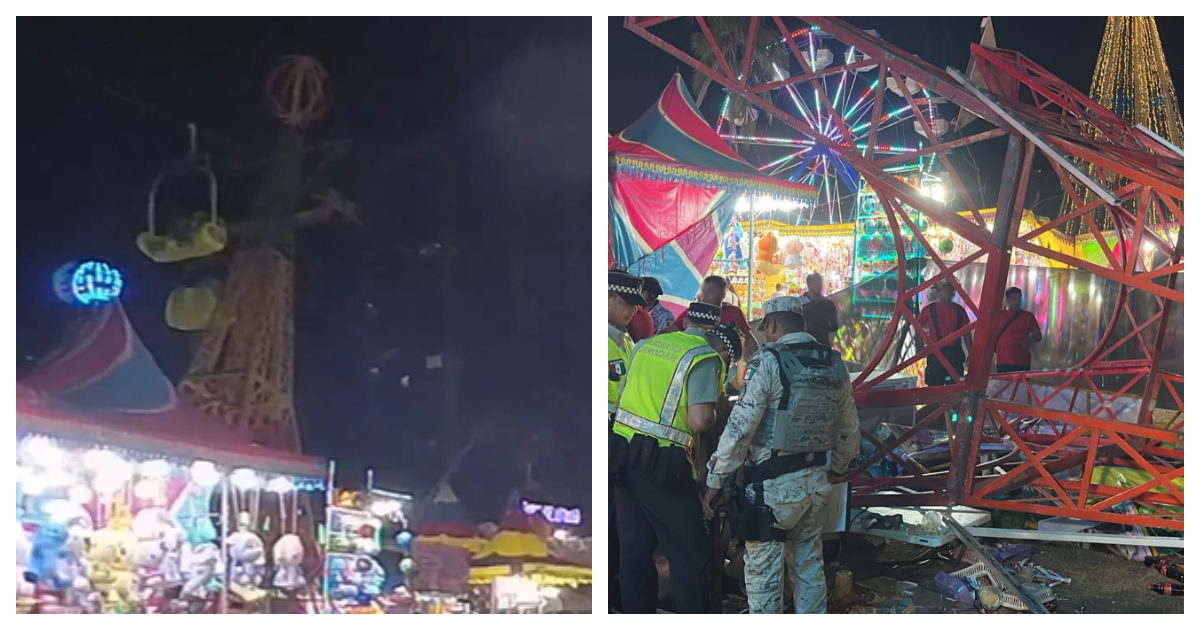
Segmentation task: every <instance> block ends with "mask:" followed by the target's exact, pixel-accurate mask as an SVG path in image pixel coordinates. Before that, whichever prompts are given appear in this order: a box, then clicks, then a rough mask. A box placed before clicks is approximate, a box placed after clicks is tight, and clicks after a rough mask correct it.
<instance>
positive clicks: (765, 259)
mask: <svg viewBox="0 0 1200 630" xmlns="http://www.w3.org/2000/svg"><path fill="white" fill-rule="evenodd" d="M778 251H779V240H778V239H776V238H775V233H774V232H767V233H766V234H763V235H762V236H760V237H758V251H757V253H755V254H754V268H755V269H757V270H758V272H759V273H762V274H765V275H768V276H773V275H775V274H777V273H779V269H778V268H777V267H776V266H775V262H774V260H773V259H774V257H775V253H776V252H778Z"/></svg>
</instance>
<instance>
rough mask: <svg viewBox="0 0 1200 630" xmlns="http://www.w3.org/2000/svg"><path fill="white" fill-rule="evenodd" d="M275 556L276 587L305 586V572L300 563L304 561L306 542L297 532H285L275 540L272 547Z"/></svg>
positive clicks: (284, 588)
mask: <svg viewBox="0 0 1200 630" xmlns="http://www.w3.org/2000/svg"><path fill="white" fill-rule="evenodd" d="M272 552H273V553H272V555H274V557H275V579H274V580H273V581H272V583H273V584H274V585H275V588H280V589H283V590H285V591H290V590H295V589H298V588H301V587H303V586H304V573H303V572H302V571H301V570H300V565H301V564H302V563H303V562H304V544H303V543H301V542H300V537H299V536H297V535H295V534H285V535H283V536H281V537H280V538H279V540H277V541H276V542H275V546H274V547H273V548H272Z"/></svg>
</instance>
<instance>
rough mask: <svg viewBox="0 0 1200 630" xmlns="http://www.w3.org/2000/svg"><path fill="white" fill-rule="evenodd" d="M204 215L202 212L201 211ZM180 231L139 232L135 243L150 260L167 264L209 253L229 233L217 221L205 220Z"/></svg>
mask: <svg viewBox="0 0 1200 630" xmlns="http://www.w3.org/2000/svg"><path fill="white" fill-rule="evenodd" d="M202 216H204V215H202ZM192 223H193V225H192V226H189V227H188V229H187V230H186V231H185V232H183V233H180V234H155V233H154V231H153V230H149V231H146V232H142V233H141V234H138V237H137V246H138V249H140V250H142V253H143V254H145V255H146V256H147V257H148V258H149V259H150V260H153V261H154V262H156V263H161V264H169V263H178V262H183V261H185V260H194V259H197V258H204V257H206V256H212V255H213V254H216V253H219V252H221V251H222V250H224V249H225V246H226V245H227V244H228V242H229V236H228V234H227V233H226V231H225V226H224V225H222V224H221V223H220V222H219V221H210V220H206V221H203V222H200V223H199V224H198V225H195V223H196V222H194V221H193V222H192Z"/></svg>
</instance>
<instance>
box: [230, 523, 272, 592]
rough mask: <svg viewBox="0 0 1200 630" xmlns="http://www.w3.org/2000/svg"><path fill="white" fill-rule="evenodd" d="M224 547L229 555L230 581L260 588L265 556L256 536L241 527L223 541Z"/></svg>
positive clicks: (261, 543) (265, 564)
mask: <svg viewBox="0 0 1200 630" xmlns="http://www.w3.org/2000/svg"><path fill="white" fill-rule="evenodd" d="M225 547H226V549H227V550H228V553H229V558H228V560H229V579H230V581H231V582H232V583H233V584H236V585H239V586H244V587H255V588H257V587H259V586H262V581H263V571H264V570H265V569H266V566H267V554H266V550H265V549H264V548H263V542H262V539H261V538H259V537H258V534H256V533H254V532H252V531H250V529H249V528H248V527H246V526H244V525H243V526H241V527H240V529H239V530H238V531H236V532H234V533H233V534H230V535H229V538H227V539H225Z"/></svg>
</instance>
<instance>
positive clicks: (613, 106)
mask: <svg viewBox="0 0 1200 630" xmlns="http://www.w3.org/2000/svg"><path fill="white" fill-rule="evenodd" d="M623 19H624V18H621V17H613V18H610V19H609V25H608V47H609V63H608V80H609V91H608V95H609V96H608V131H609V133H618V132H620V131H621V130H623V129H624V128H625V127H627V126H629V124H630V123H632V122H633V121H634V120H636V119H637V118H638V116H641V115H642V113H643V112H644V111H646V109H647V108H648V107H650V106H651V104H653V102H654V99H655V98H657V97H658V95H659V93H660V92H661V91H662V89H663V87H665V86H666V85H667V81H668V80H669V79H670V78H671V75H672V74H673V73H674V72H676V71H678V72H681V73H682V74H683V77H684V80H685V82H686V84H687V85H689V86H690V85H691V83H690V81H691V75H692V69H691V68H690V67H687V66H684V65H683V64H682V62H680V61H678V60H677V59H675V58H674V57H671V56H670V55H668V54H667V53H666V52H664V51H662V50H660V49H658V48H657V47H655V46H653V45H652V44H650V43H649V42H646V41H645V40H643V39H642V38H641V37H639V36H637V35H635V34H633V33H631V32H629V31H627V30H625V28H624V26H623ZM843 19H845V20H846V21H848V22H849V23H850V24H852V25H854V26H857V27H859V28H862V29H874V30H876V31H878V32H879V35H880V36H881V37H883V39H885V40H887V41H889V42H891V43H893V44H895V45H897V46H899V47H900V48H901V49H902V50H905V51H907V52H909V53H911V54H915V55H917V56H919V57H921V58H922V59H925V60H927V61H929V62H930V63H932V64H933V65H934V66H936V67H939V68H945V67H946V66H953V67H955V68H957V69H958V70H960V71H965V70H966V67H967V62H968V61H969V56H970V45H971V44H973V43H978V42H979V37H980V30H979V24H980V22H981V21H982V19H983V18H982V17H981V16H973V17H938V16H934V17H847V18H843ZM1156 20H1157V22H1158V31H1159V36H1160V37H1161V39H1162V44H1163V53H1164V55H1165V56H1166V60H1167V66H1168V68H1169V70H1170V73H1171V79H1172V81H1173V82H1174V84H1175V93H1176V96H1177V98H1178V99H1179V108H1180V113H1182V111H1183V18H1181V17H1158V18H1156ZM1105 21H1106V18H1104V17H995V18H993V27H994V29H995V33H996V45H997V46H998V47H999V48H1005V49H1010V50H1016V51H1018V52H1021V53H1023V54H1024V55H1025V56H1026V57H1029V58H1030V59H1031V60H1033V62H1034V63H1037V64H1038V65H1040V66H1042V67H1043V68H1045V69H1047V70H1049V71H1050V72H1052V73H1054V74H1056V75H1058V76H1059V77H1060V78H1062V79H1063V80H1065V81H1067V82H1069V83H1070V84H1071V85H1073V86H1075V87H1076V88H1077V89H1079V90H1080V91H1082V92H1083V93H1085V94H1086V93H1087V92H1088V89H1089V88H1090V87H1091V82H1092V73H1093V71H1094V70H1095V68H1096V59H1097V57H1098V56H1099V53H1100V43H1101V40H1102V38H1103V36H1104V26H1105ZM795 24H796V25H797V26H799V24H800V23H799V22H795ZM698 28H699V27H698V26H697V25H696V21H695V20H694V19H692V18H679V19H675V20H672V21H670V22H667V23H665V24H661V25H659V26H655V27H652V28H651V29H650V32H651V33H654V34H655V35H658V36H659V37H662V38H663V39H665V40H667V41H668V42H669V43H671V44H674V45H675V46H678V47H679V48H680V49H682V50H684V51H685V52H690V50H691V44H690V39H689V38H690V37H691V33H692V32H694V31H696V30H698ZM838 47H839V48H838V49H839V50H840V49H841V47H840V45H838ZM720 90H721V88H720V87H719V86H717V87H713V88H710V91H709V94H710V96H709V97H708V98H706V99H705V101H704V102H703V103H702V105H701V112H702V113H703V114H704V115H705V118H706V119H707V120H708V121H709V123H710V124H715V123H716V120H717V115H718V114H719V112H720V106H721V102H722V100H723V99H722V98H721V97H720V96H719V95H718V96H713V94H719V93H720ZM780 106H781V107H782V109H783V110H784V111H788V112H794V107H793V106H792V104H791V103H789V102H786V99H783V101H781V105H780ZM760 121H761V119H760ZM909 124H911V123H909ZM782 127H783V123H782V122H778V121H776V122H774V123H773V124H772V125H771V126H770V127H767V129H771V130H773V131H774V132H775V133H773V134H764V126H763V125H762V124H761V122H760V124H759V127H758V130H757V131H756V134H758V135H781V136H786V137H796V136H797V133H796V132H795V131H790V130H789V131H784V130H783V129H782ZM988 127H989V125H988V124H987V123H982V122H975V123H973V124H972V125H969V126H967V127H965V128H964V131H965V135H970V134H973V133H979V132H981V131H985V130H986V129H987V128H988ZM913 136H914V142H915V139H916V136H915V134H913ZM950 137H953V136H950ZM745 150H746V149H743V152H744V151H745ZM751 150H753V149H751ZM973 153H974V157H975V158H976V161H977V163H978V164H979V167H980V171H981V172H982V173H984V175H985V176H986V175H987V174H988V173H991V174H992V176H991V178H990V181H986V182H984V184H985V185H984V187H985V189H986V198H987V204H986V205H981V206H980V207H991V206H992V205H994V202H995V197H996V194H997V188H998V183H999V173H1000V164H1001V162H1002V160H1003V154H1004V143H1003V142H998V141H991V142H983V143H980V144H978V145H976V147H974V148H973ZM1044 160H1045V158H1044V157H1043V156H1041V155H1040V154H1039V156H1038V158H1037V159H1036V160H1035V162H1034V172H1033V174H1032V176H1031V186H1030V192H1031V194H1032V195H1037V194H1038V193H1039V192H1040V193H1041V194H1042V195H1044V196H1050V195H1058V194H1061V192H1062V186H1061V184H1060V183H1059V180H1058V178H1057V176H1055V175H1054V173H1053V172H1052V171H1051V170H1050V169H1049V168H1048V166H1047V165H1046V164H1043V162H1044ZM764 161H765V160H764ZM750 162H751V163H752V164H758V163H760V162H759V161H757V160H755V159H751V160H750ZM955 166H956V168H958V169H959V172H960V173H963V170H964V166H963V165H961V164H960V163H959V162H957V161H956V162H955ZM962 177H963V179H964V183H965V185H967V186H968V187H970V186H971V184H972V182H973V181H974V177H973V175H968V174H965V173H964V174H963V175H962ZM1035 198H1036V197H1035ZM976 199H977V200H978V199H979V197H978V196H976ZM962 209H965V206H964V207H963V208H962ZM1058 209H1059V203H1058V201H1057V200H1052V201H1050V202H1048V203H1046V204H1044V205H1040V206H1039V207H1038V208H1037V209H1036V211H1037V213H1038V214H1042V215H1050V216H1053V215H1056V214H1057V213H1058Z"/></svg>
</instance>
